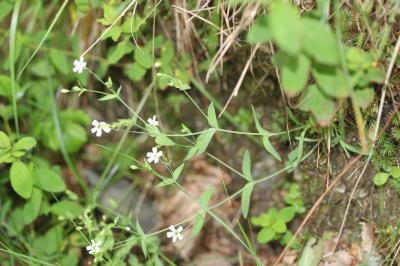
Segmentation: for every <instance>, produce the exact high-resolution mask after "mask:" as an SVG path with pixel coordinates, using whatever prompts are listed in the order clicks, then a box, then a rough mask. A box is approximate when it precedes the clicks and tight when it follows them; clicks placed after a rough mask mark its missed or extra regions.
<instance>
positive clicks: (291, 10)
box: [247, 1, 384, 126]
mask: <svg viewBox="0 0 400 266" xmlns="http://www.w3.org/2000/svg"><path fill="white" fill-rule="evenodd" d="M247 40H248V41H249V42H251V43H262V42H266V41H269V40H272V41H274V42H275V43H276V45H277V46H278V47H279V49H280V50H279V51H278V52H277V53H276V54H275V55H274V57H273V63H274V64H275V65H276V67H278V68H279V69H280V75H281V79H282V86H283V89H284V91H285V92H286V94H287V95H288V96H297V95H299V94H300V96H301V97H300V98H301V101H300V105H299V107H300V109H301V110H303V111H307V112H311V113H312V115H313V116H314V117H315V119H316V120H317V122H318V123H319V124H321V125H323V126H326V125H328V124H329V123H331V121H332V119H333V118H334V116H335V112H336V110H335V109H336V107H335V105H336V102H337V101H338V100H340V99H346V98H349V97H351V99H352V101H353V103H356V104H357V106H358V107H361V108H364V109H365V108H367V107H368V106H369V105H370V104H371V102H372V100H373V99H374V96H375V95H374V90H373V89H371V84H370V83H382V82H383V76H384V75H383V72H382V71H381V70H380V69H379V68H378V67H376V65H375V63H374V61H373V60H372V55H371V54H369V53H367V52H365V51H363V50H361V49H359V48H357V47H347V46H345V45H344V44H342V43H340V42H339V41H338V40H337V37H336V36H335V34H334V33H333V32H332V30H331V28H330V26H329V25H328V24H326V23H324V22H323V21H322V20H320V19H316V18H313V17H312V16H308V15H304V16H300V14H299V12H298V11H297V9H296V8H295V7H293V6H292V5H291V4H289V3H284V2H279V1H276V2H273V3H271V6H270V11H269V13H268V15H267V16H260V17H258V18H257V19H256V20H255V21H254V23H253V26H252V27H251V29H250V31H249V33H248V36H247ZM341 49H343V50H345V55H344V57H345V58H344V59H345V64H346V65H345V66H344V67H343V66H342V64H341V62H340V57H341V56H340V50H341ZM345 70H346V72H348V73H346V74H345ZM311 74H312V77H313V79H314V83H311V82H310V77H311ZM310 83H311V84H310ZM307 84H309V85H308V86H307ZM321 106H324V107H326V108H321Z"/></svg>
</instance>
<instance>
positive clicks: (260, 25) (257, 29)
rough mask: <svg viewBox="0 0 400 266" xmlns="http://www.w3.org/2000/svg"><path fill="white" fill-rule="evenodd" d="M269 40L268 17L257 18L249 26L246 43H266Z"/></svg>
mask: <svg viewBox="0 0 400 266" xmlns="http://www.w3.org/2000/svg"><path fill="white" fill-rule="evenodd" d="M270 39H271V30H270V27H269V25H268V17H267V16H260V17H258V18H257V19H256V20H255V21H254V23H253V25H252V26H251V28H250V30H249V32H248V34H247V41H248V42H249V43H252V44H256V43H262V42H266V41H268V40H270Z"/></svg>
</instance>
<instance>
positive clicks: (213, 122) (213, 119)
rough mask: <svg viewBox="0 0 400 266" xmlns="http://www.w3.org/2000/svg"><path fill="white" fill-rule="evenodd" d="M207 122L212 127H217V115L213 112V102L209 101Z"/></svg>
mask: <svg viewBox="0 0 400 266" xmlns="http://www.w3.org/2000/svg"><path fill="white" fill-rule="evenodd" d="M207 120H208V124H209V125H210V126H212V127H215V128H218V121H217V116H216V114H215V108H214V104H213V103H211V104H210V106H209V107H208V111H207Z"/></svg>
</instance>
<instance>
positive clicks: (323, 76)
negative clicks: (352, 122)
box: [312, 65, 350, 98]
mask: <svg viewBox="0 0 400 266" xmlns="http://www.w3.org/2000/svg"><path fill="white" fill-rule="evenodd" d="M312 73H313V76H314V78H315V80H316V82H317V84H318V86H319V87H320V88H321V89H322V90H323V92H324V93H326V94H327V95H328V96H331V97H335V98H346V97H348V96H349V95H350V90H349V85H348V84H347V82H346V79H345V77H344V74H343V72H342V71H341V70H338V69H337V68H335V67H329V66H324V65H315V66H314V67H313V70H312Z"/></svg>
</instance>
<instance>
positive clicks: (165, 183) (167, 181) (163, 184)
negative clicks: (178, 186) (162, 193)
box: [156, 178, 175, 187]
mask: <svg viewBox="0 0 400 266" xmlns="http://www.w3.org/2000/svg"><path fill="white" fill-rule="evenodd" d="M174 182H175V179H173V178H166V179H164V180H163V181H161V182H160V183H158V185H157V186H156V187H166V186H170V185H172V184H173V183H174Z"/></svg>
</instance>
